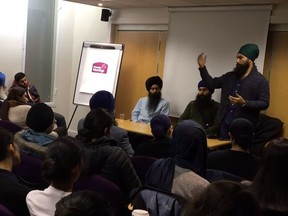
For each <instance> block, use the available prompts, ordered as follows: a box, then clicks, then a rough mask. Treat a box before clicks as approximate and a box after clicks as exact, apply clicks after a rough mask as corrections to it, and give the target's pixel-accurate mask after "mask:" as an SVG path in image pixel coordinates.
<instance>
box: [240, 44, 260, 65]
mask: <svg viewBox="0 0 288 216" xmlns="http://www.w3.org/2000/svg"><path fill="white" fill-rule="evenodd" d="M238 53H239V54H242V55H244V56H246V57H247V58H248V59H250V60H251V61H254V60H255V59H256V58H257V57H258V56H259V48H258V46H257V45H256V44H245V45H243V46H242V47H241V48H240V50H239V51H238Z"/></svg>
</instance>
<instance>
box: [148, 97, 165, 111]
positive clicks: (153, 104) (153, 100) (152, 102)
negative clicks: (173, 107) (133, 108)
mask: <svg viewBox="0 0 288 216" xmlns="http://www.w3.org/2000/svg"><path fill="white" fill-rule="evenodd" d="M161 96H162V94H161V92H158V93H157V92H155V93H150V92H149V94H148V111H149V112H154V111H155V110H156V108H157V106H158V104H159V101H160V99H161Z"/></svg>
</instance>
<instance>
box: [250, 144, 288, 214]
mask: <svg viewBox="0 0 288 216" xmlns="http://www.w3.org/2000/svg"><path fill="white" fill-rule="evenodd" d="M287 164H288V140H287V139H285V138H277V139H274V140H271V141H270V142H268V143H267V144H266V146H265V148H264V153H263V156H262V161H261V165H260V169H259V171H258V173H257V174H256V176H255V178H254V180H253V182H252V188H253V189H254V190H255V192H256V194H257V195H258V199H259V200H260V202H261V204H262V205H263V206H264V207H268V208H273V209H277V210H280V211H286V212H288V206H287V200H288V184H287V182H288V172H287V171H286V170H287Z"/></svg>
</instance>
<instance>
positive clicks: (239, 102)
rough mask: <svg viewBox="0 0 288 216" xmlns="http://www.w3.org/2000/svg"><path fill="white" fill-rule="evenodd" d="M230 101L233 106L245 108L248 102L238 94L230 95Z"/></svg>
mask: <svg viewBox="0 0 288 216" xmlns="http://www.w3.org/2000/svg"><path fill="white" fill-rule="evenodd" d="M229 100H230V102H231V103H232V104H237V105H240V106H245V103H246V101H245V100H244V99H243V97H242V96H241V95H239V94H237V93H236V96H232V95H229Z"/></svg>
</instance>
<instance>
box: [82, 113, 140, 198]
mask: <svg viewBox="0 0 288 216" xmlns="http://www.w3.org/2000/svg"><path fill="white" fill-rule="evenodd" d="M112 124H113V119H112V117H111V115H109V113H107V112H106V111H104V110H103V109H100V108H96V109H93V110H91V111H90V112H89V113H88V114H87V116H86V118H85V121H84V128H83V129H82V130H80V131H79V133H78V135H77V138H78V139H79V140H80V141H82V142H83V145H84V146H85V157H84V165H83V173H84V174H97V175H100V176H102V177H104V178H107V179H108V180H110V181H112V182H114V183H115V184H116V185H117V186H118V187H119V188H120V189H121V191H122V194H123V198H124V199H125V198H127V197H128V195H129V193H130V191H131V190H132V189H133V188H136V187H138V186H140V180H139V178H138V176H137V174H136V172H135V170H134V168H133V165H132V163H131V160H130V158H129V157H128V155H127V154H126V153H125V152H124V151H123V149H121V148H120V147H118V146H117V142H116V140H114V139H113V138H111V136H110V129H111V126H112ZM125 201H126V200H125Z"/></svg>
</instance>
